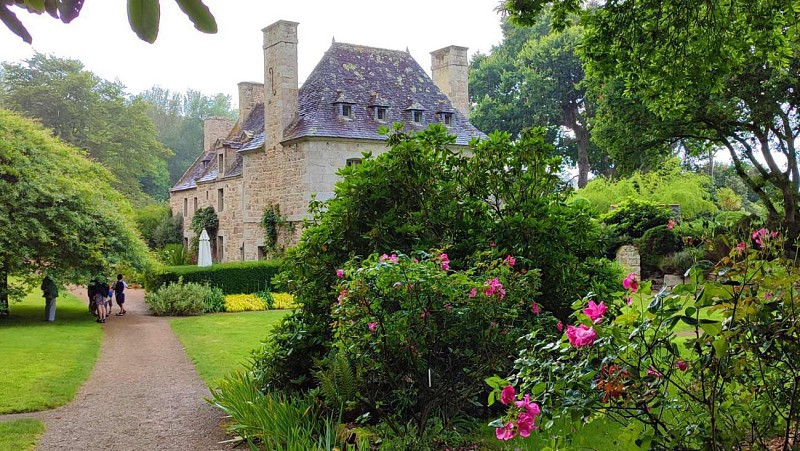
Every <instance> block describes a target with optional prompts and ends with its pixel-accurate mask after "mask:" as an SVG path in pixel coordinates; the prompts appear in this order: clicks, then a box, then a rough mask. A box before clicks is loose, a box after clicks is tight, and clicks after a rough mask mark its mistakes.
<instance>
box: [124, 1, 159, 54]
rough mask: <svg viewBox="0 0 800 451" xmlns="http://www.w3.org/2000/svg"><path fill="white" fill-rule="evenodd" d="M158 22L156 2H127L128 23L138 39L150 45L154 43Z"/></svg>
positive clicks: (157, 5)
mask: <svg viewBox="0 0 800 451" xmlns="http://www.w3.org/2000/svg"><path fill="white" fill-rule="evenodd" d="M160 20H161V6H160V5H159V2H158V0H128V22H129V23H130V25H131V29H132V30H133V31H134V32H135V33H136V35H137V36H139V39H141V40H143V41H146V42H149V43H151V44H152V43H153V42H155V41H156V38H157V37H158V25H159V21H160Z"/></svg>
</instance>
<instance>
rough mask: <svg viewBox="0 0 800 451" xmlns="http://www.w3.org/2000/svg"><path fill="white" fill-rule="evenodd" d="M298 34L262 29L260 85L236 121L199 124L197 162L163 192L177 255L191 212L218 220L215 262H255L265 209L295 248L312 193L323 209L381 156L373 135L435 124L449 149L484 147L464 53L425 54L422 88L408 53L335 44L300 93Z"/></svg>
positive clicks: (244, 95)
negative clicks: (354, 172) (173, 218)
mask: <svg viewBox="0 0 800 451" xmlns="http://www.w3.org/2000/svg"><path fill="white" fill-rule="evenodd" d="M297 25H298V24H297V23H295V22H288V21H283V20H281V21H278V22H275V23H274V24H272V25H270V26H268V27H267V28H264V29H263V30H262V31H263V33H264V47H263V48H264V83H263V84H262V83H252V82H242V83H239V118H238V120H237V121H236V122H235V123H232V122H231V121H228V120H226V119H220V118H212V119H208V120H207V121H206V123H205V130H204V144H203V146H204V148H203V152H202V153H201V154H200V155H199V156H198V158H197V160H196V161H195V162H194V163H193V164H192V165H191V167H189V169H188V170H187V171H186V173H185V174H184V175H183V177H181V179H180V180H179V181H178V182H177V183H176V184H175V186H173V187H172V189H171V190H170V207H171V208H172V212H173V214H182V215H183V217H184V232H183V233H184V245H187V246H188V244H189V240H190V239H191V238H192V236H193V232H192V231H191V221H192V218H193V216H194V213H195V212H196V211H197V210H198V209H199V208H204V207H208V206H211V207H213V208H214V210H215V211H216V213H217V215H218V217H219V231H218V232H217V236H216V248H215V249H214V253H215V258H214V261H215V262H226V261H236V260H255V259H260V258H263V257H264V256H265V254H266V253H267V248H266V247H265V246H264V229H263V228H262V226H261V224H260V222H261V218H262V216H263V214H264V211H265V209H267V208H275V207H278V208H279V210H280V215H281V216H282V217H283V218H285V220H286V221H288V222H289V223H290V224H294V225H296V227H294V228H293V229H294V232H293V233H289V232H288V230H292V228H291V227H290V228H282V229H281V230H282V234H281V235H282V236H279V239H278V241H279V244H280V245H283V246H286V245H291V244H294V243H295V242H296V241H297V238H298V236H299V230H300V224H301V223H302V220H303V218H305V217H307V215H308V213H307V208H308V203H309V201H310V200H311V196H312V193H313V194H315V195H316V198H317V199H319V200H326V199H329V198H331V197H332V196H333V188H334V184H335V183H336V181H337V180H338V176H337V175H336V172H337V171H338V170H339V168H341V167H343V166H345V165H353V164H358V163H359V162H360V158H361V156H362V153H364V152H372V153H373V154H374V155H377V154H380V153H383V152H385V151H387V150H388V149H387V147H386V143H385V137H383V136H380V135H378V128H379V127H380V126H381V125H391V124H392V123H394V122H404V123H405V124H406V130H409V131H414V130H422V129H424V128H427V127H428V126H429V125H430V124H432V123H441V124H443V125H445V126H446V127H448V129H449V130H450V133H451V134H453V135H455V136H457V140H456V144H457V146H458V147H461V146H465V145H466V144H467V143H468V142H469V140H470V139H471V138H472V137H475V136H478V137H483V136H484V135H483V133H481V132H480V131H478V130H477V129H476V128H475V127H473V126H472V124H470V123H469V121H468V114H469V97H468V93H467V69H468V61H467V49H466V48H464V47H456V46H450V47H445V48H443V49H440V50H436V51H434V52H432V53H431V57H432V58H431V60H432V68H431V70H432V74H433V80H431V77H429V76H428V75H427V74H426V73H425V71H424V70H423V69H422V67H420V65H419V64H418V63H417V62H416V61H415V60H414V59H413V58H412V57H411V55H410V54H409V53H408V51H396V50H386V49H378V48H372V47H365V46H360V45H352V44H343V43H337V42H334V43H333V44H331V47H330V48H329V49H328V50H327V52H326V53H325V55H324V56H323V57H322V59H321V60H320V62H319V63H318V64H317V66H316V68H315V69H314V70H313V71H312V72H311V74H310V75H309V76H308V79H307V80H306V81H305V83H304V84H303V86H302V87H301V88H299V89H298V75H297V72H298V71H297Z"/></svg>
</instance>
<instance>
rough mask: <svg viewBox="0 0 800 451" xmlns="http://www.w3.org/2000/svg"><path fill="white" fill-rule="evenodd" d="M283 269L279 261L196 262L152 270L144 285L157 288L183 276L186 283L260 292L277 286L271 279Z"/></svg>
mask: <svg viewBox="0 0 800 451" xmlns="http://www.w3.org/2000/svg"><path fill="white" fill-rule="evenodd" d="M280 269H281V261H280V260H262V261H253V262H231V263H221V264H217V265H212V266H207V267H203V268H200V267H198V266H193V265H187V266H169V267H164V268H160V269H158V270H155V271H152V272H150V273H149V274H148V275H147V280H146V281H145V288H146V289H147V290H148V291H154V290H158V289H159V288H161V287H162V286H164V285H169V284H171V283H175V282H177V281H178V280H179V279H181V278H182V279H183V280H184V281H186V282H197V283H201V284H208V285H210V286H212V287H217V288H220V289H221V290H222V292H223V293H224V294H237V293H257V292H259V291H262V290H264V289H270V290H272V289H274V288H277V287H276V286H275V285H272V284H271V282H270V281H271V280H272V278H273V277H274V276H275V275H276V274H277V273H278V271H280Z"/></svg>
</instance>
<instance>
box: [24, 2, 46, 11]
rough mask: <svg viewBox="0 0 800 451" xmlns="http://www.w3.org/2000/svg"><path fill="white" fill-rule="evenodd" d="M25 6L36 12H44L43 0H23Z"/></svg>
mask: <svg viewBox="0 0 800 451" xmlns="http://www.w3.org/2000/svg"><path fill="white" fill-rule="evenodd" d="M25 6H26V7H27V8H29V9H32V10H34V11H36V12H38V13H43V12H44V0H25Z"/></svg>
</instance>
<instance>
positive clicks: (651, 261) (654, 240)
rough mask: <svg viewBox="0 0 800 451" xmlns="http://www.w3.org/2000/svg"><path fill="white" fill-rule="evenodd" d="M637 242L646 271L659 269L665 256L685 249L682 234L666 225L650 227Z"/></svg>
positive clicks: (643, 267) (643, 269) (643, 268)
mask: <svg viewBox="0 0 800 451" xmlns="http://www.w3.org/2000/svg"><path fill="white" fill-rule="evenodd" d="M637 243H638V245H639V254H640V255H641V256H642V271H644V272H645V273H651V272H653V271H655V270H657V269H659V267H660V266H661V263H662V261H663V260H664V257H665V256H667V255H670V254H674V253H675V252H678V251H680V250H681V249H683V241H682V240H681V237H680V235H679V234H678V233H677V232H675V231H674V230H673V229H670V228H669V227H668V226H666V225H659V226H656V227H653V228H651V229H648V230H647V231H646V232H644V235H642V237H641V238H640V239H639V240H637Z"/></svg>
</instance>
